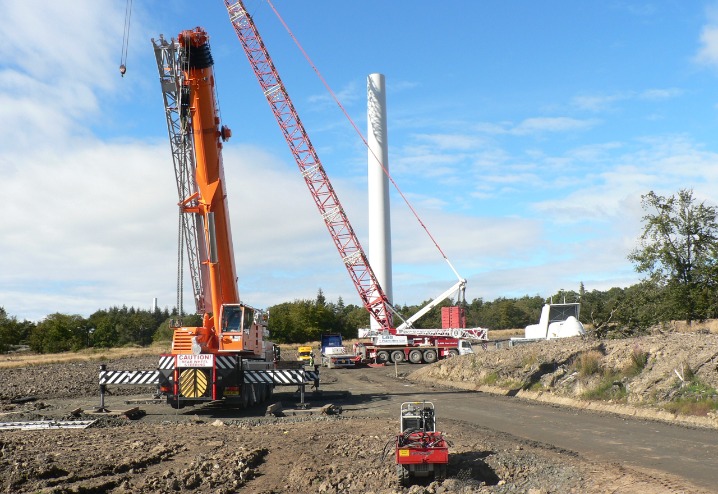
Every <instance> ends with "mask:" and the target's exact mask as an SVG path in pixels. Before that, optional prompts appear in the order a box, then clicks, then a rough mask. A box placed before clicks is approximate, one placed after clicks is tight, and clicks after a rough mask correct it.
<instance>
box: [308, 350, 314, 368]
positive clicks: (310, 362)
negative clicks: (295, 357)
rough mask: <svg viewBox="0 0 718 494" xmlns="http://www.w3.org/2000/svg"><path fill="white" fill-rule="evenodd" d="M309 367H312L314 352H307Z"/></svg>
mask: <svg viewBox="0 0 718 494" xmlns="http://www.w3.org/2000/svg"><path fill="white" fill-rule="evenodd" d="M309 367H314V352H312V353H310V354H309Z"/></svg>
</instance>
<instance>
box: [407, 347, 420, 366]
mask: <svg viewBox="0 0 718 494" xmlns="http://www.w3.org/2000/svg"><path fill="white" fill-rule="evenodd" d="M422 358H423V357H422V355H421V350H412V351H410V352H409V362H411V363H412V364H420V363H421V359H422Z"/></svg>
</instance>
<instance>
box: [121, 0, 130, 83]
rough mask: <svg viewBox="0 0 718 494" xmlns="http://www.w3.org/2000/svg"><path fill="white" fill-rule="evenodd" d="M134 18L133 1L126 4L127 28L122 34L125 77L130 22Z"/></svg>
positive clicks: (122, 65)
mask: <svg viewBox="0 0 718 494" xmlns="http://www.w3.org/2000/svg"><path fill="white" fill-rule="evenodd" d="M131 18H132V0H127V3H126V4H125V26H124V32H123V33H122V54H121V55H120V74H122V75H123V76H124V75H125V71H126V70H127V49H128V47H129V44H130V20H131Z"/></svg>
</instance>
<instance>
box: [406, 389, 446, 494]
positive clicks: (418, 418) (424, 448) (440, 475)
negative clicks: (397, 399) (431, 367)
mask: <svg viewBox="0 0 718 494" xmlns="http://www.w3.org/2000/svg"><path fill="white" fill-rule="evenodd" d="M399 420H400V423H401V434H399V435H398V436H396V453H395V457H396V473H397V476H398V479H399V484H400V485H402V486H408V485H410V484H411V479H412V478H414V477H429V476H433V477H434V479H435V480H444V479H445V478H446V466H447V465H448V464H449V444H448V442H447V441H446V439H444V435H443V434H442V433H441V432H437V431H436V414H435V413H434V404H433V403H431V402H429V401H412V402H405V403H402V404H401V413H400V418H399Z"/></svg>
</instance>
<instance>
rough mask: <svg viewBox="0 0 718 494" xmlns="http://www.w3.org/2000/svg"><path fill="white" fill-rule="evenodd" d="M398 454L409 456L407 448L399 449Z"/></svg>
mask: <svg viewBox="0 0 718 494" xmlns="http://www.w3.org/2000/svg"><path fill="white" fill-rule="evenodd" d="M399 456H409V450H408V449H400V450H399Z"/></svg>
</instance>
